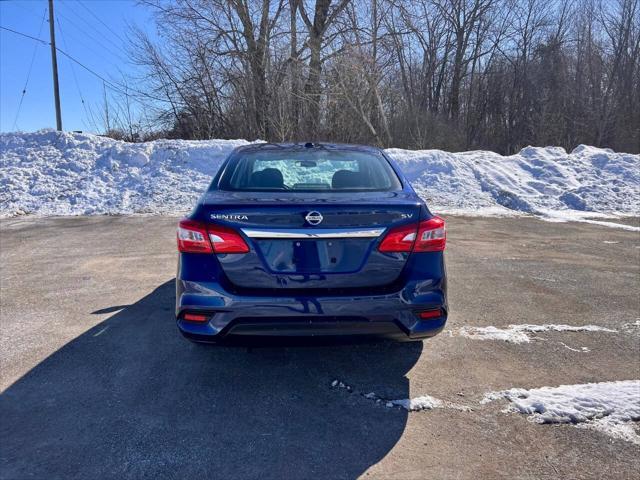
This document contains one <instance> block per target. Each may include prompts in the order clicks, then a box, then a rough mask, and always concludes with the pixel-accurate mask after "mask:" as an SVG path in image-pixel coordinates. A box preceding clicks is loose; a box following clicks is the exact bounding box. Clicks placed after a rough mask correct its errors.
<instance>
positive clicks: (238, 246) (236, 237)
mask: <svg viewBox="0 0 640 480" xmlns="http://www.w3.org/2000/svg"><path fill="white" fill-rule="evenodd" d="M208 232H209V239H210V240H211V245H213V251H214V252H216V253H247V252H248V251H249V246H248V245H247V242H245V241H244V238H242V237H241V236H240V234H239V233H238V232H236V231H235V230H234V229H233V228H229V227H223V226H221V225H209V228H208Z"/></svg>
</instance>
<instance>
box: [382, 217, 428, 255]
mask: <svg viewBox="0 0 640 480" xmlns="http://www.w3.org/2000/svg"><path fill="white" fill-rule="evenodd" d="M417 232H418V225H417V224H415V223H412V224H411V225H402V226H400V227H396V228H392V229H391V230H389V233H387V234H386V235H385V237H384V239H383V240H382V243H381V244H380V246H379V247H378V250H380V251H381V252H410V251H411V249H412V248H413V243H414V242H415V241H416V233H417Z"/></svg>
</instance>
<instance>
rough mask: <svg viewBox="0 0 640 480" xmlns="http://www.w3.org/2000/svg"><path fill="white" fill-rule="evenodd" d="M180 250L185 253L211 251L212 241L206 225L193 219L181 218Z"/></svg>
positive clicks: (179, 231) (179, 229) (179, 228)
mask: <svg viewBox="0 0 640 480" xmlns="http://www.w3.org/2000/svg"><path fill="white" fill-rule="evenodd" d="M178 251H180V252H185V253H211V252H212V251H213V250H212V249H211V243H210V242H209V238H208V236H207V227H206V225H204V224H202V223H198V222H194V221H193V220H181V221H180V223H179V224H178Z"/></svg>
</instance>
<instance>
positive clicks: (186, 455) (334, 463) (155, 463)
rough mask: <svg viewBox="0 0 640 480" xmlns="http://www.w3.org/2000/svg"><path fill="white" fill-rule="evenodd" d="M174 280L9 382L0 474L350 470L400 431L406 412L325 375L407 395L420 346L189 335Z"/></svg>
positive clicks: (372, 459) (320, 474)
mask: <svg viewBox="0 0 640 480" xmlns="http://www.w3.org/2000/svg"><path fill="white" fill-rule="evenodd" d="M173 288H174V287H173V281H168V282H166V283H164V284H163V285H161V286H159V287H158V288H156V289H155V290H154V291H153V292H152V293H150V294H149V295H147V296H146V297H144V298H142V299H141V300H140V301H138V302H136V303H135V304H133V305H130V306H124V308H123V309H122V310H120V311H119V312H118V313H115V314H114V315H113V316H112V317H110V318H109V319H108V320H106V321H105V322H103V323H101V324H99V325H97V326H96V327H94V328H93V329H91V330H90V331H88V332H87V333H85V334H84V335H82V336H80V337H78V338H77V339H75V340H73V341H72V342H70V343H69V344H67V345H66V346H65V347H63V348H62V349H60V350H59V351H57V352H56V353H54V354H53V355H51V356H50V357H48V358H47V359H45V360H44V361H43V362H42V363H40V364H39V365H38V366H37V367H36V368H34V369H33V370H31V371H30V372H29V373H28V374H26V375H25V376H24V377H22V378H21V379H20V380H18V381H17V382H16V383H15V384H14V385H12V386H11V387H10V388H9V389H7V391H6V392H5V393H4V394H3V395H2V398H1V399H0V407H1V415H2V420H1V421H0V422H1V425H0V429H1V432H2V438H3V442H2V443H3V445H2V448H1V452H2V453H1V456H2V469H1V476H2V477H3V478H27V477H29V478H31V477H33V478H65V479H68V478H84V479H86V478H147V477H148V478H167V477H168V478H172V477H173V478H189V477H192V476H193V477H194V478H203V477H209V478H210V477H213V476H215V477H222V478H311V477H315V478H354V477H357V476H358V475H360V474H362V473H363V472H365V471H366V470H367V468H368V467H370V466H371V465H373V464H375V463H377V462H378V461H379V460H380V459H382V458H383V457H384V456H385V455H386V454H387V453H388V452H389V451H390V450H391V449H392V448H393V447H394V445H395V444H396V442H397V441H398V440H399V438H400V436H401V435H402V432H403V430H404V427H405V423H406V420H407V413H406V412H404V411H401V410H399V409H387V408H385V407H383V406H379V405H376V404H375V403H374V402H372V401H370V400H367V399H365V398H363V397H362V396H360V395H358V394H349V393H348V392H347V391H346V390H343V389H333V388H331V387H330V384H331V382H332V380H334V379H340V380H343V381H345V382H346V383H349V384H351V385H353V386H354V387H356V388H358V389H361V390H362V391H363V392H365V393H366V392H367V391H371V390H373V391H375V392H376V393H378V394H379V395H383V396H386V397H392V398H406V397H407V396H408V395H409V385H408V381H407V379H406V377H405V374H406V372H407V371H408V370H409V369H410V368H411V367H412V366H413V365H414V364H415V362H416V361H417V360H418V358H419V356H420V353H421V351H422V344H421V343H409V344H397V343H379V344H363V345H353V346H344V345H343V346H333V347H289V348H283V347H278V348H276V347H273V348H260V349H255V350H253V351H252V352H248V351H247V350H246V349H243V348H237V347H204V346H198V345H194V344H191V343H189V342H187V341H186V340H184V339H182V338H181V337H180V335H179V334H178V332H177V330H176V327H175V324H174V320H173V302H174V295H175V294H174V290H173ZM118 308H120V307H118ZM88 314H90V312H88Z"/></svg>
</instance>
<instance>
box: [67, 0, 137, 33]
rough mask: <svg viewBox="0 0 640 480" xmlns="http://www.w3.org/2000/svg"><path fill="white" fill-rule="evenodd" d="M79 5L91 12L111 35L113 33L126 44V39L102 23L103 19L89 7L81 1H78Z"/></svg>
mask: <svg viewBox="0 0 640 480" xmlns="http://www.w3.org/2000/svg"><path fill="white" fill-rule="evenodd" d="M76 3H77V4H79V5H80V6H81V7H82V8H84V9H85V10H86V11H87V12H89V13H90V14H91V16H93V18H95V19H96V20H98V21H99V22H100V23H101V24H102V25H104V26H105V27H106V28H107V30H109V31H110V32H111V33H113V34H114V35H115V36H116V37H118V38H119V39H120V41H121V42H122V43H126V41H125V39H124V38H122V37H121V36H120V35H119V34H118V33H117V32H115V31H113V29H112V28H111V27H110V26H109V25H108V24H106V23H104V22H103V21H102V19H101V18H100V17H98V16H97V15H96V14H95V13H94V12H93V11H92V10H91V9H90V8H89V7H87V6H86V5H85V4H84V3H83V2H82V1H81V0H77V2H76Z"/></svg>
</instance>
